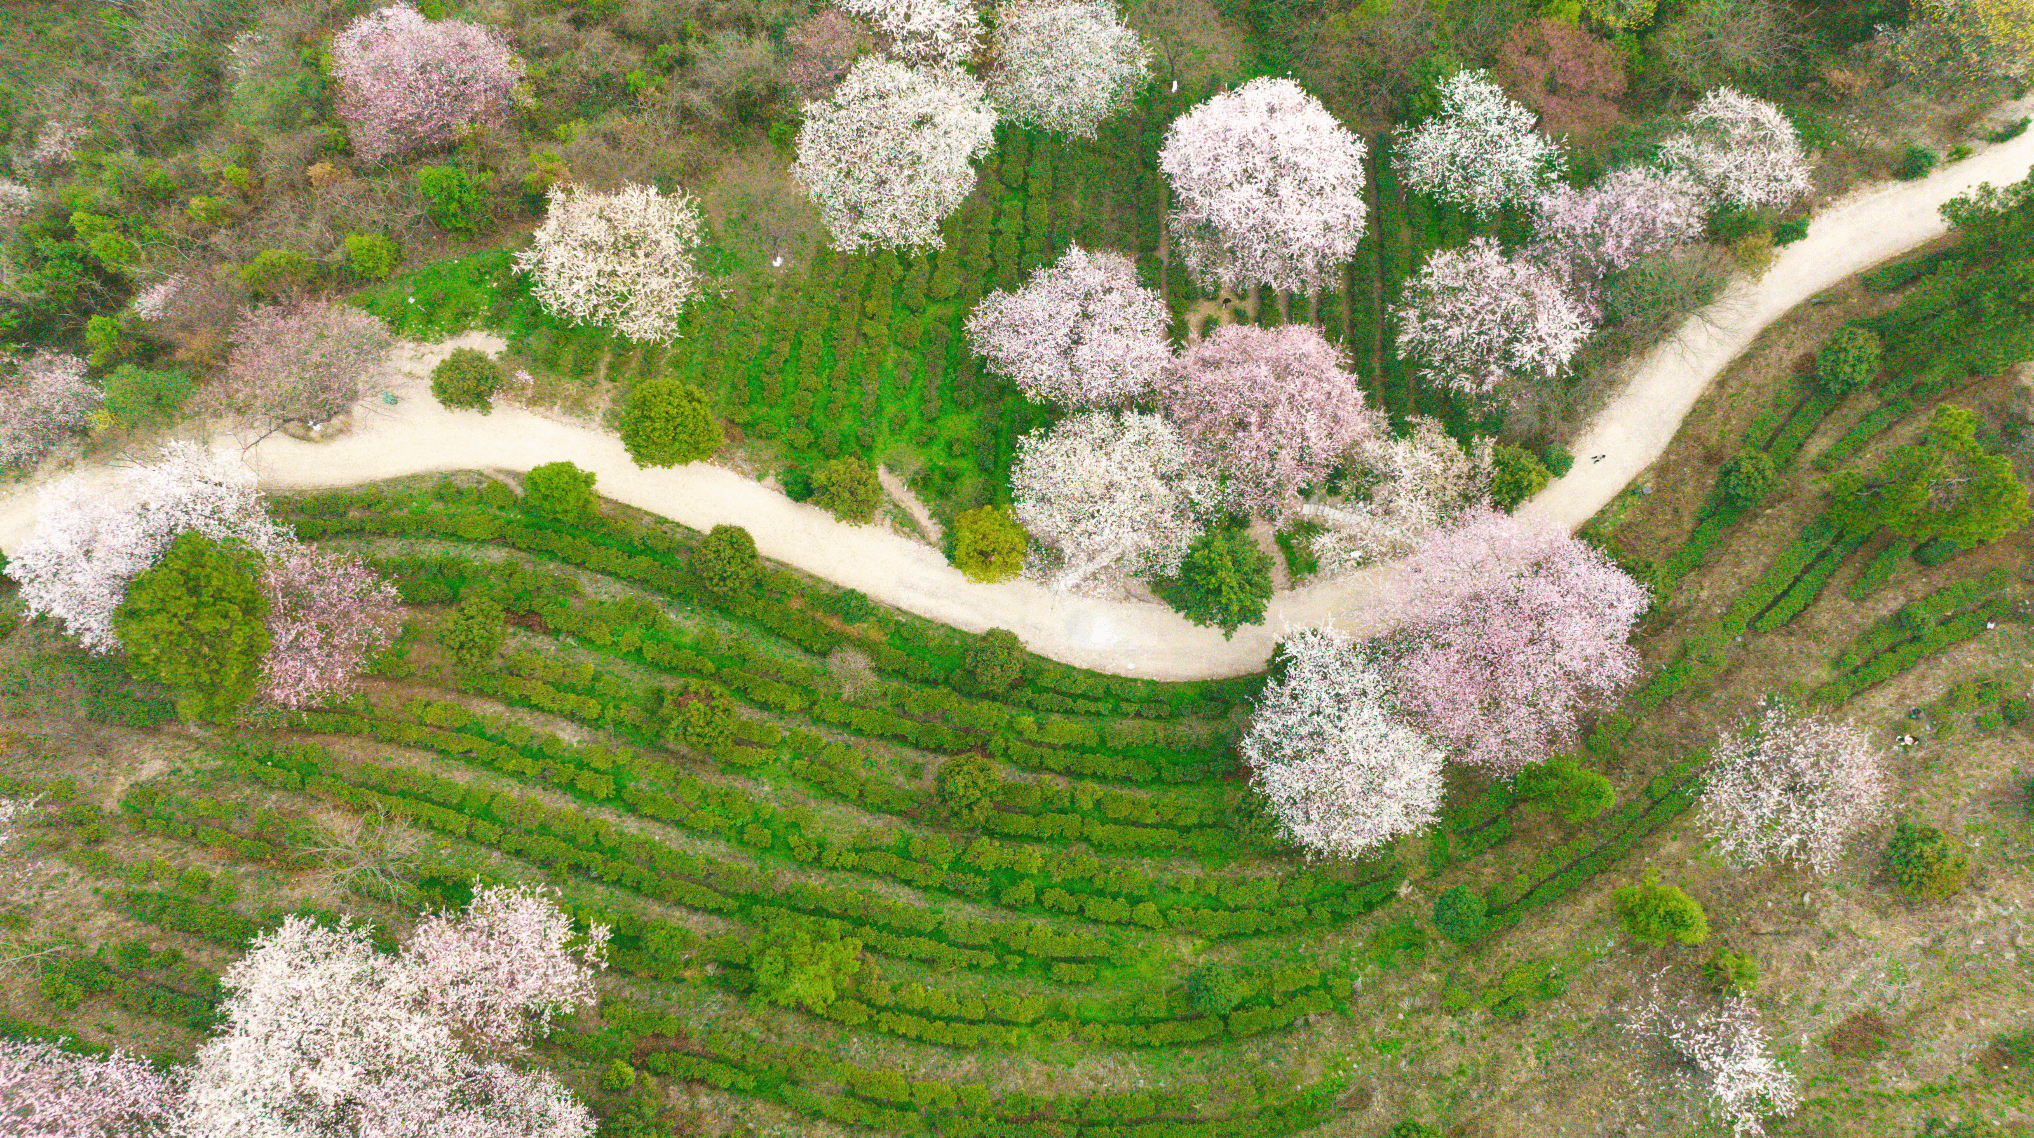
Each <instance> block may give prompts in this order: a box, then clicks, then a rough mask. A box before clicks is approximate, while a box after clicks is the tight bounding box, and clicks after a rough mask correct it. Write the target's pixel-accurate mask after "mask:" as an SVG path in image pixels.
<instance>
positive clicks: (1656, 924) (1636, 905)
mask: <svg viewBox="0 0 2034 1138" xmlns="http://www.w3.org/2000/svg"><path fill="white" fill-rule="evenodd" d="M1611 897H1612V900H1613V902H1614V903H1615V905H1616V907H1617V918H1618V920H1619V921H1620V922H1621V923H1622V924H1623V925H1624V931H1625V932H1627V933H1630V934H1631V938H1632V939H1633V940H1636V941H1638V942H1639V943H1640V944H1648V945H1652V946H1653V947H1655V948H1657V947H1659V946H1660V945H1663V944H1665V943H1667V942H1668V941H1669V940H1674V941H1679V942H1680V943H1682V944H1689V945H1694V944H1701V943H1702V942H1703V941H1705V940H1708V939H1709V918H1708V916H1707V915H1705V914H1704V913H1703V912H1702V906H1701V905H1699V904H1696V902H1695V899H1694V898H1693V897H1690V896H1688V895H1687V894H1686V893H1684V892H1682V891H1681V890H1680V888H1678V887H1677V886H1673V885H1662V884H1660V875H1659V872H1658V871H1657V870H1651V869H1649V870H1647V871H1646V873H1645V877H1644V878H1643V879H1642V880H1641V881H1640V883H1639V884H1637V885H1626V886H1622V887H1620V888H1619V889H1617V891H1616V892H1614V893H1613V894H1612V895H1611Z"/></svg>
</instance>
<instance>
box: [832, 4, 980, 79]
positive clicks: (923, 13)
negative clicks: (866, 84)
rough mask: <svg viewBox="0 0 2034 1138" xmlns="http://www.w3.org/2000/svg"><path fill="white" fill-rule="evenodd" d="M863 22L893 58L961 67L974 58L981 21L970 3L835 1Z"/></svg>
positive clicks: (842, 9) (837, 5)
mask: <svg viewBox="0 0 2034 1138" xmlns="http://www.w3.org/2000/svg"><path fill="white" fill-rule="evenodd" d="M834 6H835V7H837V8H839V9H840V10H841V11H843V12H846V13H847V14H848V15H850V16H854V17H856V18H858V19H861V20H865V21H867V22H868V23H869V25H870V26H871V27H873V28H875V29H876V33H877V34H878V35H881V36H882V37H883V38H884V40H885V41H887V44H888V47H889V50H890V52H891V53H892V54H894V55H897V56H900V57H902V58H904V59H907V60H911V61H913V62H918V63H947V64H954V63H960V62H961V61H963V60H966V59H970V58H972V57H973V56H974V54H975V46H976V44H977V43H978V42H979V41H980V39H981V36H982V18H981V15H980V14H979V13H977V12H976V11H975V6H974V3H973V0H834Z"/></svg>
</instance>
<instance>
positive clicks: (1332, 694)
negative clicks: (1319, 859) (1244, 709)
mask: <svg viewBox="0 0 2034 1138" xmlns="http://www.w3.org/2000/svg"><path fill="white" fill-rule="evenodd" d="M1278 656H1279V661H1280V663H1281V664H1282V665H1283V671H1282V674H1281V675H1279V676H1278V677H1277V678H1275V679H1272V680H1270V681H1269V682H1267V683H1266V684H1265V685H1264V694H1263V695H1262V696H1261V697H1259V699H1258V701H1257V709H1256V713H1255V714H1254V715H1252V716H1251V719H1250V732H1249V734H1247V735H1245V736H1244V737H1243V742H1242V744H1241V745H1240V747H1239V750H1240V751H1241V753H1242V756H1243V761H1244V762H1245V763H1246V764H1247V765H1248V766H1249V767H1250V769H1251V771H1252V772H1253V778H1252V782H1253V784H1254V785H1255V786H1256V787H1257V789H1258V791H1259V792H1260V793H1262V794H1263V795H1264V796H1265V799H1266V800H1267V801H1268V802H1269V804H1270V806H1271V813H1272V815H1273V816H1274V817H1276V818H1277V819H1278V824H1279V830H1280V831H1281V832H1282V833H1283V834H1284V835H1285V836H1286V837H1287V838H1288V839H1289V840H1291V841H1293V842H1295V843H1297V844H1298V845H1300V846H1302V847H1304V848H1305V849H1306V850H1307V852H1308V853H1310V854H1315V855H1325V856H1329V857H1348V858H1354V857H1361V856H1362V855H1363V854H1365V853H1368V852H1369V851H1371V850H1373V849H1375V848H1376V847H1378V846H1380V845H1383V844H1384V843H1385V842H1388V841H1390V840H1391V839H1393V838H1395V837H1398V836H1399V835H1401V834H1410V833H1417V832H1419V831H1421V830H1424V829H1426V828H1427V827H1429V826H1432V825H1433V824H1434V821H1435V819H1436V818H1437V817H1438V811H1439V810H1440V806H1441V796H1442V793H1443V791H1444V789H1445V787H1444V785H1443V781H1442V777H1441V763H1442V754H1441V751H1440V748H1438V747H1436V746H1434V745H1433V744H1432V743H1430V742H1428V741H1427V739H1426V737H1425V736H1423V735H1421V734H1420V733H1419V732H1418V731H1416V730H1414V729H1413V728H1412V727H1411V726H1410V725H1409V724H1407V723H1406V721H1405V720H1404V719H1403V718H1402V717H1401V716H1400V715H1399V714H1398V711H1397V709H1396V708H1395V707H1394V702H1395V701H1394V699H1393V696H1392V693H1391V687H1390V684H1389V683H1388V682H1387V681H1386V679H1385V676H1384V673H1383V672H1382V671H1381V670H1380V669H1379V668H1378V666H1377V664H1376V663H1375V661H1373V660H1372V659H1371V658H1370V657H1369V656H1368V655H1366V654H1365V653H1363V652H1362V651H1360V650H1358V649H1356V648H1355V647H1353V646H1352V645H1351V643H1350V640H1349V637H1348V636H1347V635H1346V634H1343V633H1340V632H1337V631H1334V630H1332V629H1324V628H1315V629H1308V630H1306V631H1303V632H1298V633H1295V634H1293V635H1292V636H1289V637H1287V638H1286V639H1285V640H1283V641H1281V642H1280V643H1279V647H1278Z"/></svg>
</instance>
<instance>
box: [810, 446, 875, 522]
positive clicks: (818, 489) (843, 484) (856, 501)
mask: <svg viewBox="0 0 2034 1138" xmlns="http://www.w3.org/2000/svg"><path fill="white" fill-rule="evenodd" d="M812 504H813V505H815V506H818V507H820V508H821V509H823V510H828V511H831V512H832V514H833V516H834V517H836V518H839V519H840V520H841V521H844V522H848V523H850V524H853V525H858V526H860V525H867V524H869V523H870V522H872V521H875V520H876V510H877V509H878V508H879V507H880V506H882V504H883V484H882V482H880V481H878V480H877V478H876V468H875V467H873V466H870V465H869V460H868V459H865V458H863V457H861V456H860V455H854V454H844V455H842V456H840V457H839V458H836V459H834V460H833V461H832V462H829V463H827V464H826V465H825V466H822V467H820V468H819V469H818V470H815V471H813V472H812Z"/></svg>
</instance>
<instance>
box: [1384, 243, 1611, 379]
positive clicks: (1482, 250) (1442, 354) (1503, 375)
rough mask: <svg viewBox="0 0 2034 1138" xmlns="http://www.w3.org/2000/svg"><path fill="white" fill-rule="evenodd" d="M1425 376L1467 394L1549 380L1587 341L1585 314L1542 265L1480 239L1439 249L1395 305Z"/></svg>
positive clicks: (1404, 341) (1406, 342)
mask: <svg viewBox="0 0 2034 1138" xmlns="http://www.w3.org/2000/svg"><path fill="white" fill-rule="evenodd" d="M1392 315H1393V316H1394V317H1395V318H1396V320H1397V321H1398V343H1399V347H1400V348H1401V349H1403V350H1404V351H1405V352H1406V354H1408V355H1409V356H1412V357H1414V358H1416V359H1417V360H1418V361H1419V362H1420V374H1421V375H1422V376H1423V377H1425V378H1426V379H1428V380H1429V381H1431V382H1433V383H1437V384H1440V385H1441V386H1443V387H1446V388H1449V389H1450V390H1453V391H1459V392H1461V393H1463V394H1465V395H1489V394H1491V393H1493V392H1495V391H1496V390H1497V389H1498V388H1499V387H1500V386H1501V385H1502V384H1504V383H1505V382H1506V381H1508V380H1511V379H1514V378H1521V377H1525V378H1538V379H1551V378H1553V377H1554V376H1556V375H1559V374H1560V373H1561V370H1562V369H1563V368H1565V367H1567V366H1568V361H1569V360H1570V359H1573V358H1574V356H1575V353H1576V352H1577V351H1580V350H1581V348H1582V344H1583V342H1584V341H1586V340H1587V339H1588V338H1589V333H1590V332H1591V331H1592V327H1591V324H1590V321H1589V318H1588V314H1587V313H1586V312H1585V311H1584V309H1583V307H1582V305H1581V303H1580V302H1579V301H1578V300H1577V298H1576V297H1575V296H1574V295H1572V294H1571V293H1570V292H1569V290H1568V288H1567V285H1566V283H1565V282H1564V281H1562V280H1561V278H1560V277H1559V276H1557V275H1556V274H1555V273H1554V272H1553V271H1552V270H1550V269H1548V268H1547V267H1546V266H1545V265H1542V264H1539V263H1537V262H1535V261H1532V260H1529V259H1527V258H1523V257H1507V256H1505V254H1504V250H1503V249H1501V248H1500V247H1499V246H1498V245H1497V243H1496V242H1494V241H1492V240H1490V239H1489V238H1487V237H1478V238H1476V239H1475V240H1472V241H1470V242H1469V244H1467V245H1464V246H1462V247H1461V248H1459V249H1437V250H1435V251H1434V252H1433V253H1432V254H1431V255H1429V256H1428V257H1427V262H1426V264H1425V265H1423V266H1421V268H1420V272H1419V275H1418V276H1416V277H1414V278H1413V280H1412V282H1411V283H1410V284H1409V285H1407V287H1406V290H1405V293H1404V295H1403V296H1401V297H1400V298H1399V302H1398V304H1397V305H1396V306H1395V307H1394V308H1393V309H1392Z"/></svg>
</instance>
